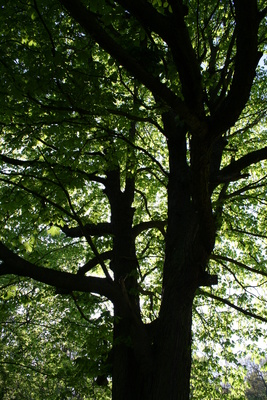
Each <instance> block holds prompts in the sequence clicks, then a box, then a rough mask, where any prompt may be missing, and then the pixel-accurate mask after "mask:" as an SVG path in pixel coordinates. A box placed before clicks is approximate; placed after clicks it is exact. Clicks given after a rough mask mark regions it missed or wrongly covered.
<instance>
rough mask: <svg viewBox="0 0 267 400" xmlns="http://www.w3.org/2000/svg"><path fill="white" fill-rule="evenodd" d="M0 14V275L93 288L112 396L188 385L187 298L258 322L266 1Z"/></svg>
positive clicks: (28, 7) (82, 4)
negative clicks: (106, 319) (108, 327)
mask: <svg viewBox="0 0 267 400" xmlns="http://www.w3.org/2000/svg"><path fill="white" fill-rule="evenodd" d="M1 11H2V12H1V50H2V51H1V54H2V55H1V63H0V65H1V87H2V89H1V90H2V96H1V110H2V116H1V122H0V123H1V132H2V133H1V156H0V157H1V163H2V169H1V178H0V181H1V215H2V229H1V244H0V250H1V252H0V258H1V260H2V263H1V275H2V277H3V285H4V286H5V287H9V285H10V279H11V282H12V285H14V276H16V277H20V278H17V280H15V284H16V285H18V286H19V285H21V284H23V285H25V284H26V283H25V279H24V278H22V277H27V278H31V279H33V280H35V281H38V282H41V283H44V284H46V285H50V286H53V287H54V288H56V292H57V293H58V294H60V295H61V296H62V301H64V300H63V299H65V297H64V296H69V297H71V296H74V298H75V295H76V293H77V292H83V293H85V294H87V293H89V294H90V293H91V294H94V295H96V296H92V297H89V298H90V301H88V309H89V310H90V309H91V310H92V313H94V312H95V308H97V304H99V296H101V298H103V299H106V301H108V302H109V304H112V307H113V313H114V316H113V319H114V325H113V339H112V349H110V348H109V346H107V354H106V361H107V363H106V364H107V365H106V366H105V368H104V367H103V370H105V373H106V374H107V375H110V376H112V398H113V399H114V400H120V399H126V398H127V399H135V400H137V399H147V400H149V399H153V400H159V399H177V400H182V399H188V398H189V393H190V371H191V358H192V357H191V355H192V313H193V310H194V311H195V312H196V315H197V316H198V317H199V318H200V319H202V320H204V321H203V324H205V318H204V317H203V315H204V314H205V304H207V305H208V306H209V307H211V308H210V309H214V310H215V312H216V310H217V307H218V304H222V305H223V307H224V310H226V314H227V315H228V317H227V318H229V321H230V319H231V318H232V316H233V315H234V314H231V315H230V314H229V308H230V309H232V310H235V311H237V312H240V313H242V314H243V315H245V316H246V317H251V318H252V317H254V318H255V319H256V320H257V321H259V324H260V322H266V321H267V318H266V311H265V310H264V307H263V305H262V304H263V303H262V301H261V300H262V293H264V292H263V291H262V292H260V293H256V291H255V290H250V286H252V285H254V286H255V285H258V286H261V287H263V285H264V282H265V279H266V276H267V272H266V269H265V266H264V252H263V251H262V248H263V241H264V240H265V239H266V224H265V211H264V206H265V197H264V193H265V190H266V175H265V172H264V167H265V166H266V158H267V147H266V146H265V141H266V131H265V130H264V129H263V126H264V121H265V120H266V85H265V83H266V77H265V75H264V72H263V71H262V69H261V68H260V67H258V64H259V61H260V59H261V57H262V55H263V51H264V45H265V43H266V30H265V29H264V28H265V26H264V24H265V22H266V12H267V8H266V7H264V1H262V0H258V1H256V0H242V1H241V0H234V1H215V0H214V1H206V0H205V1H203V2H201V4H200V2H199V1H196V0H187V1H184V2H181V1H180V0H177V1H174V0H169V1H160V0H158V1H154V0H152V1H149V0H147V1H145V0H136V1H134V2H133V1H129V0H118V1H116V2H114V1H108V0H101V1H99V0H92V1H86V0H84V1H79V0H78V1H77V0H75V1H74V0H60V1H59V2H52V1H50V0H30V1H23V0H21V1H19V2H16V4H14V2H10V1H6V2H5V3H4V5H2V7H1ZM233 243H234V245H233ZM218 276H219V277H220V282H219V285H218V286H216V288H215V289H212V285H216V284H217V281H218ZM26 282H27V280H26ZM30 282H31V281H30ZM203 287H206V289H203ZM25 290H26V289H24V291H23V293H25ZM98 312H99V313H100V314H101V312H103V309H102V311H101V308H99V311H98ZM104 312H106V311H104ZM214 319H215V320H216V316H213V320H214ZM218 326H219V324H218ZM259 326H260V325H259ZM198 329H199V327H198V326H197V327H196V328H195V333H194V335H196V334H197V332H198ZM253 329H254V327H253V328H251V331H250V333H251V332H252V330H253ZM253 332H254V333H253V334H254V335H256V334H255V331H253ZM199 336H201V335H199ZM203 337H204V336H203ZM199 339H200V337H199ZM214 339H215V338H214V337H213V340H214ZM205 340H206V339H205V338H204V341H205ZM229 342H230V339H229V338H228V337H226V339H225V342H224V344H223V346H224V348H226V347H227V346H228V345H229ZM108 366H109V367H110V369H109V368H108Z"/></svg>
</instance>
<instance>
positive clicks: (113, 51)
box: [60, 0, 201, 130]
mask: <svg viewBox="0 0 267 400" xmlns="http://www.w3.org/2000/svg"><path fill="white" fill-rule="evenodd" d="M60 2H61V4H62V5H63V6H64V7H65V8H66V9H67V10H68V12H69V14H70V15H71V17H72V18H74V20H75V21H76V22H78V23H79V24H80V25H81V27H82V28H83V29H85V31H86V32H87V33H88V34H89V35H90V36H92V37H93V38H94V40H95V41H96V42H97V43H98V44H99V45H100V46H101V47H102V48H103V49H104V50H105V51H107V53H109V54H110V55H111V56H112V57H114V58H115V59H116V60H117V61H118V62H119V63H120V64H121V65H122V66H123V67H124V68H125V69H126V70H127V71H128V72H129V73H131V74H133V75H134V77H135V78H136V79H138V80H139V82H141V83H142V84H144V85H145V86H146V87H147V88H148V89H149V90H151V92H152V93H153V95H154V96H156V97H157V98H159V99H161V100H162V101H163V102H164V103H167V104H168V105H169V107H171V108H173V109H174V110H176V112H177V113H178V114H179V115H180V116H181V118H182V119H184V120H185V121H186V122H187V123H188V126H190V127H192V128H194V129H195V130H197V128H198V127H199V126H200V124H201V122H200V121H199V118H198V117H197V116H196V115H195V114H193V113H192V112H191V111H190V109H189V108H188V107H187V105H186V104H185V102H184V101H183V100H181V99H180V98H179V97H178V96H177V95H176V94H175V93H173V92H172V90H171V89H169V88H168V87H167V86H166V85H165V84H163V83H162V82H161V81H160V80H159V79H158V77H155V76H153V74H151V72H149V71H148V70H147V69H146V65H145V64H143V63H142V62H141V61H140V62H139V61H137V59H136V58H135V57H134V56H132V55H131V54H130V52H129V51H127V50H126V49H125V48H123V47H122V46H121V45H120V44H119V43H118V41H116V40H114V39H113V38H112V37H111V35H109V34H108V33H107V32H106V31H105V29H104V28H103V27H102V26H101V24H100V22H99V19H98V18H97V16H96V15H95V14H94V13H92V12H91V11H89V10H88V9H87V8H86V7H85V6H84V4H83V3H82V2H81V1H79V0H75V1H74V0H60Z"/></svg>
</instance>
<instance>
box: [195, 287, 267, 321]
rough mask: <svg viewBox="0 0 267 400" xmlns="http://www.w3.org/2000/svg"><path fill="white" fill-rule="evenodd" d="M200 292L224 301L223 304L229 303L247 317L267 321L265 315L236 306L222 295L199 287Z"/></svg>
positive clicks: (221, 301)
mask: <svg viewBox="0 0 267 400" xmlns="http://www.w3.org/2000/svg"><path fill="white" fill-rule="evenodd" d="M198 294H201V295H203V296H207V297H210V298H211V299H214V300H216V301H219V302H220V303H223V304H225V305H227V306H229V307H231V308H233V309H234V310H236V311H239V312H241V313H242V314H244V315H245V316H246V317H251V318H254V319H257V320H259V321H262V322H267V318H264V317H262V316H261V315H257V314H255V313H252V312H251V311H248V310H245V309H244V308H242V307H239V306H236V305H235V304H233V303H231V302H230V301H229V300H226V299H223V298H222V297H220V296H216V295H215V294H213V293H210V292H206V291H205V290H203V289H199V290H198Z"/></svg>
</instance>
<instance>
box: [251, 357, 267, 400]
mask: <svg viewBox="0 0 267 400" xmlns="http://www.w3.org/2000/svg"><path fill="white" fill-rule="evenodd" d="M246 364H247V370H248V373H247V377H246V380H247V383H248V387H247V389H246V398H247V399H249V400H256V399H266V398H267V382H266V371H264V368H262V367H264V364H266V360H264V359H263V360H261V361H260V363H259V364H256V363H254V362H252V361H248V362H247V363H246Z"/></svg>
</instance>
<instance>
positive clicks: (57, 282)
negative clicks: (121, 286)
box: [0, 242, 116, 301]
mask: <svg viewBox="0 0 267 400" xmlns="http://www.w3.org/2000/svg"><path fill="white" fill-rule="evenodd" d="M0 259H1V260H2V263H1V264H0V275H18V276H26V277H28V278H32V279H34V280H36V281H38V282H42V283H45V284H47V285H50V286H54V287H56V288H61V289H64V290H66V291H69V292H71V291H81V292H90V293H97V294H99V295H101V296H105V297H107V298H108V299H109V300H111V301H115V298H116V291H115V287H114V286H113V284H112V282H111V281H110V280H108V279H105V278H98V277H87V276H81V275H76V274H71V273H69V272H64V271H56V270H53V269H50V268H44V267H40V266H37V265H35V264H33V263H31V262H29V261H27V260H25V259H23V258H22V257H20V256H18V255H17V254H15V253H13V252H12V251H11V250H9V249H8V248H7V247H6V246H5V245H4V244H3V243H2V242H0Z"/></svg>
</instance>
